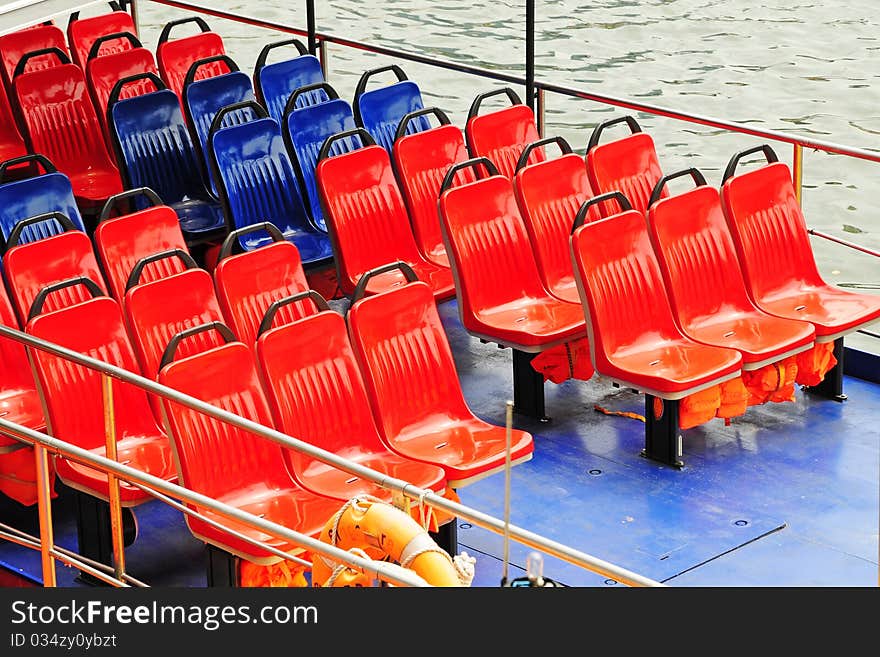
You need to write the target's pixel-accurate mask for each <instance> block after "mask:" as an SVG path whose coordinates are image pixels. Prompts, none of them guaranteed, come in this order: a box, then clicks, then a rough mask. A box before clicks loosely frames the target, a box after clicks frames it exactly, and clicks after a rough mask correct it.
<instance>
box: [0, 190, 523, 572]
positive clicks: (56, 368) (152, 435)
mask: <svg viewBox="0 0 880 657" xmlns="http://www.w3.org/2000/svg"><path fill="white" fill-rule="evenodd" d="M269 230H271V229H269ZM238 237H239V236H238V235H235V234H233V235H231V236H230V239H229V240H227V248H225V249H224V250H223V251H222V252H221V258H220V261H219V263H218V265H217V267H216V269H215V271H214V273H213V276H212V275H211V274H210V273H208V272H207V271H205V270H203V269H200V268H198V267H196V266H195V263H194V262H193V261H192V259H191V258H190V257H189V255H188V253H187V251H186V245H185V242H184V240H183V236H182V234H181V232H180V228H179V225H178V223H177V220H176V216H175V214H174V212H173V211H172V210H171V209H170V208H168V207H166V206H158V207H153V208H149V209H147V210H143V211H140V212H137V213H134V214H129V215H123V216H120V217H115V218H111V219H107V220H105V221H102V222H101V223H100V224H99V226H98V229H97V230H96V232H95V243H96V252H93V250H92V247H91V243H90V241H89V238H88V237H87V236H86V235H85V234H84V233H83V232H81V231H67V232H64V233H62V234H59V235H55V236H52V237H48V238H45V239H41V240H37V241H35V242H31V243H29V244H23V245H18V246H15V247H13V248H11V249H9V251H8V252H7V253H6V254H5V255H4V259H3V265H4V273H5V275H6V276H5V278H6V283H7V285H8V288H9V291H10V294H11V296H12V298H13V301H14V304H15V306H16V308H17V310H18V313H19V314H20V316H21V317H22V321H21V322H19V321H18V320H15V321H14V322H13V321H11V319H14V318H10V317H9V315H10V314H11V313H9V312H7V313H5V315H6V317H4V320H10V322H9V323H10V325H13V326H24V328H25V330H26V331H27V332H29V333H31V334H33V335H35V336H37V337H41V338H43V339H46V340H49V341H51V342H54V343H56V344H60V345H62V346H65V347H67V348H70V349H73V350H75V351H78V352H80V353H85V354H88V355H92V356H94V357H96V358H99V359H101V360H103V361H105V362H108V363H111V364H114V365H117V366H120V367H123V368H125V369H129V370H131V371H135V372H139V373H142V374H143V375H144V376H147V377H149V378H153V379H158V380H160V381H161V382H163V383H166V384H168V385H170V386H171V387H173V388H176V389H178V390H182V391H183V392H187V393H189V394H192V395H193V396H195V397H197V398H199V399H202V400H204V401H206V402H209V403H212V404H215V405H216V406H218V407H219V408H223V409H225V410H228V411H230V412H234V413H237V414H239V415H242V416H244V417H247V418H249V419H252V420H254V421H256V422H259V423H261V424H264V425H266V426H270V427H277V428H278V429H279V430H281V431H283V432H285V433H288V434H289V435H293V436H295V437H297V438H300V439H302V440H306V441H307V442H310V443H313V444H316V445H319V446H321V447H323V448H324V449H327V450H329V451H331V452H333V453H336V454H338V455H340V456H343V457H346V458H349V459H351V460H352V461H354V462H358V463H361V464H362V465H367V466H369V467H372V468H374V469H377V470H380V471H383V472H386V473H387V474H388V475H389V476H392V477H395V478H397V479H401V480H404V481H408V482H411V483H413V484H415V485H417V486H419V487H423V488H432V489H434V490H437V491H438V492H439V491H442V490H443V489H444V487H445V486H447V485H448V486H450V487H452V488H453V489H454V488H458V487H461V486H464V485H467V484H469V483H471V482H473V481H476V480H478V479H480V478H482V477H484V476H488V475H489V474H492V473H494V472H497V471H499V470H500V469H501V468H503V467H504V461H505V444H506V437H505V431H504V429H503V428H501V427H497V426H493V425H491V424H489V423H486V422H484V421H482V420H480V419H478V418H477V417H475V416H474V415H473V413H472V412H471V411H470V409H469V408H468V406H467V403H466V402H465V400H464V397H463V395H462V393H461V388H460V385H459V381H458V377H457V374H456V370H455V366H454V362H453V359H452V354H451V351H450V349H449V345H448V342H447V341H446V336H445V333H444V331H443V327H442V324H441V323H440V319H439V316H438V314H437V311H436V308H435V305H434V301H433V296H432V294H431V292H430V290H429V289H428V288H427V286H426V285H425V284H424V283H420V282H413V283H412V284H410V285H407V286H406V287H404V288H402V289H398V290H395V291H393V292H389V293H388V294H387V295H380V296H375V297H370V298H366V299H360V300H358V301H357V302H356V303H355V304H354V306H353V307H352V309H351V311H350V312H349V315H348V319H349V321H348V324H346V322H345V319H344V318H343V317H342V316H341V315H339V314H338V313H336V312H334V311H331V310H329V308H328V307H327V305H326V302H324V301H323V299H322V298H321V297H320V296H319V295H317V294H316V293H314V292H313V291H309V290H308V289H307V286H306V281H305V275H304V273H303V271H302V268H301V265H300V261H299V256H298V252H297V250H296V247H295V246H294V245H292V244H291V243H289V242H287V241H285V240H283V239H281V238H280V236H278V240H277V241H276V242H273V243H271V244H269V245H267V246H264V247H261V248H259V249H256V250H254V251H248V252H244V253H234V252H233V249H232V245H234V244H235V243H236V241H237V239H238ZM96 255H97V257H96ZM401 266H404V267H405V265H401ZM411 277H412V278H414V277H413V276H412V275H411ZM105 291H109V294H110V296H104V295H105ZM4 298H5V297H4ZM7 306H8V304H7ZM3 307H4V306H3V304H0V309H2V308H3ZM404 308H405V309H406V312H403V311H402V309H404ZM389 318H393V320H392V321H389ZM0 342H2V343H3V347H4V350H5V352H8V353H10V354H13V355H15V354H17V355H18V361H17V364H18V368H17V370H16V371H14V372H10V374H11V375H14V376H10V377H9V378H8V380H9V381H10V383H13V382H16V381H19V380H20V381H21V385H20V386H19V390H18V393H19V396H20V397H21V399H22V400H30V401H31V402H33V403H32V404H30V406H29V407H32V410H33V417H31V418H24V417H16V418H12V417H10V418H8V419H11V420H12V421H20V422H22V423H24V424H26V425H27V426H33V428H39V425H40V423H41V422H40V414H39V413H38V411H37V409H38V408H39V402H38V397H37V395H36V392H35V389H34V385H33V379H30V381H29V382H28V374H29V372H28V368H27V364H26V360H25V358H24V352H23V350H22V349H21V347H20V346H19V345H15V344H14V343H12V342H11V341H9V340H3V341H0ZM389 348H390V349H391V350H392V351H391V352H389ZM392 353H393V355H392ZM34 364H35V371H36V373H37V378H38V380H39V382H40V387H41V389H42V391H43V394H44V397H45V399H46V408H47V410H48V426H49V428H50V431H51V432H52V434H53V435H56V436H58V437H60V438H62V439H66V440H70V441H71V442H74V443H76V444H79V445H81V446H84V447H86V448H88V449H94V450H95V451H97V452H99V453H103V451H104V427H103V420H102V414H101V403H102V401H101V391H100V381H99V379H100V375H99V374H97V373H95V372H93V371H90V370H87V369H85V368H82V367H79V366H76V365H73V364H71V363H69V362H66V361H64V360H63V359H60V358H58V357H56V356H53V355H50V354H46V353H43V352H35V353H34ZM6 365H7V367H9V363H8V362H7V364H6ZM114 386H115V388H114V389H115V395H114V398H115V406H116V411H117V412H116V420H117V441H118V451H119V455H120V459H121V460H123V461H128V462H129V465H133V466H135V467H140V468H142V469H144V470H145V471H147V472H150V473H151V474H155V475H157V476H162V477H165V478H167V479H169V480H177V479H178V477H180V480H181V482H182V483H183V484H184V485H185V486H187V487H189V488H191V489H193V490H198V491H199V492H202V493H205V494H208V495H211V496H213V497H215V498H217V499H221V500H223V501H226V502H228V503H230V504H233V505H235V506H238V507H239V508H244V509H247V510H251V511H253V512H255V513H257V514H260V513H266V514H269V515H267V517H270V519H273V520H277V521H279V522H281V524H285V525H287V526H290V527H293V528H294V529H297V530H300V531H304V532H306V533H310V534H313V535H317V532H318V531H320V529H321V527H322V526H323V524H324V522H326V520H327V518H328V517H329V515H331V514H332V512H333V511H335V510H336V509H337V508H338V505H339V501H340V500H347V499H349V498H350V497H352V496H354V495H357V494H361V493H364V492H366V493H370V494H373V495H380V496H382V497H386V498H389V499H390V497H389V493H388V492H387V491H382V490H380V489H379V488H378V487H376V486H374V485H372V484H370V483H368V482H364V481H362V480H360V479H359V478H358V477H353V476H351V475H349V474H348V473H345V472H342V471H340V470H337V469H335V468H333V467H331V466H327V465H324V464H323V463H321V462H319V461H317V460H315V459H313V458H311V457H307V456H304V455H301V454H297V453H294V452H292V451H289V450H283V452H284V454H285V457H284V459H285V460H282V459H281V458H276V457H278V456H279V455H280V452H281V450H279V448H278V447H277V446H275V445H272V444H271V443H270V442H268V441H265V440H261V439H256V438H255V437H253V436H251V435H248V434H247V432H244V431H240V430H238V429H235V428H233V427H231V426H229V425H223V424H222V423H220V422H217V421H214V420H212V419H210V418H207V417H205V416H201V415H199V414H197V413H194V412H192V411H190V410H188V409H186V408H184V407H182V406H180V405H177V404H169V403H167V402H164V403H162V402H160V401H159V400H158V399H155V398H152V397H150V396H149V395H147V394H146V393H145V392H143V391H141V390H138V389H136V388H134V387H133V386H130V385H127V384H123V383H121V382H118V381H116V382H114ZM401 389H406V390H407V394H406V395H400V394H399V391H400V390H401ZM9 392H10V391H9V390H8V389H6V387H5V386H4V394H7V393H9ZM151 404H152V408H151V407H150V405H151ZM22 406H24V403H23V404H22ZM165 417H167V418H168V419H169V424H168V426H169V427H170V428H171V439H172V441H174V444H175V449H176V454H177V457H178V464H179V466H180V467H179V469H175V464H174V460H173V459H172V458H171V451H170V444H169V443H168V439H167V437H166V435H165V432H163V431H162V430H161V429H160V426H161V424H162V422H163V418H165ZM438 422H439V424H438ZM221 436H222V439H221V438H220V437H221ZM512 449H513V451H512V460H513V463H519V462H522V461H523V460H526V459H528V458H530V456H531V452H532V441H531V436H530V435H529V434H527V433H525V432H521V431H515V432H514V440H513V445H512ZM244 455H251V456H252V458H251V457H250V456H249V457H248V458H243V456H244ZM56 465H57V471H58V474H59V476H60V477H61V479H62V480H63V481H64V482H65V483H67V484H68V485H70V486H72V487H73V488H75V489H77V490H80V491H84V492H86V493H88V494H89V495H92V496H97V497H98V498H101V499H106V498H107V487H106V486H107V484H106V479H105V478H104V477H103V476H102V475H101V474H100V473H98V472H96V471H93V470H91V469H89V468H87V467H84V466H81V465H77V464H75V463H73V462H70V461H68V460H66V459H62V458H58V459H56ZM221 475H222V476H221ZM282 484H283V486H282ZM300 489H301V490H300ZM148 499H150V498H149V496H147V495H146V494H145V493H143V492H142V491H140V490H139V489H137V488H135V487H132V486H123V502H124V504H125V505H127V506H133V505H137V504H139V503H141V502H144V501H146V500H148ZM297 500H299V501H300V502H302V504H297V503H296V502H297ZM281 502H283V504H281ZM189 522H190V527H191V528H192V529H193V531H194V533H195V534H196V535H198V536H201V537H202V538H205V539H206V540H209V542H212V544H215V545H219V546H221V547H222V548H223V549H227V550H228V551H230V552H232V553H234V554H238V555H240V556H245V557H247V558H250V559H256V560H259V559H263V558H269V557H271V555H268V554H267V553H265V552H263V551H260V550H259V549H255V548H254V547H253V546H249V545H247V544H246V543H242V542H241V541H236V540H234V539H232V538H231V537H230V536H229V535H228V534H225V533H224V532H222V531H221V530H218V529H217V528H214V527H212V526H211V525H210V524H206V523H203V522H200V521H198V520H189ZM250 534H253V535H256V533H255V532H250ZM250 534H249V535H250ZM288 547H289V546H288Z"/></svg>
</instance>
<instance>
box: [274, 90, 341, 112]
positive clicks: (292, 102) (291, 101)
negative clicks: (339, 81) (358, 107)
mask: <svg viewBox="0 0 880 657" xmlns="http://www.w3.org/2000/svg"><path fill="white" fill-rule="evenodd" d="M318 89H321V90H323V92H324V93H325V94H327V98H329V99H330V100H337V99H338V98H339V94H338V93H336V89H334V88H333V87H332V86H330V84H329V83H327V82H315V83H314V84H307V85H305V86H303V87H297V88H296V89H294V90H293V93H292V94H290V97H289V98H288V99H287V103H286V104H285V105H284V115H285V116H287V114H288V113H289V112H292V111H293V110H295V109H296V101H297V99H299V97H300V96H302V95H303V94H305V93H308V92H310V91H317V90H318Z"/></svg>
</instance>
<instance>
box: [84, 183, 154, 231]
mask: <svg viewBox="0 0 880 657" xmlns="http://www.w3.org/2000/svg"><path fill="white" fill-rule="evenodd" d="M141 196H142V197H144V198H145V199H147V200H148V201H149V202H150V207H157V206H159V205H165V204H164V203H163V202H162V199H161V198H159V195H158V194H157V193H156V192H154V191H153V190H152V189H150V188H149V187H136V188H135V189H129V190H127V191H124V192H120V193H119V194H114V195H113V196H111V197H110V198H108V199H107V202H106V203H104V207H103V208H101V214H100V215H98V223H101V222H102V221H104V220H106V219H109V218H110V215H111V214H113V210H115V209H116V206H118V205H119V204H121V203H122V202H123V201H128V200H129V199H133V198H138V197H141Z"/></svg>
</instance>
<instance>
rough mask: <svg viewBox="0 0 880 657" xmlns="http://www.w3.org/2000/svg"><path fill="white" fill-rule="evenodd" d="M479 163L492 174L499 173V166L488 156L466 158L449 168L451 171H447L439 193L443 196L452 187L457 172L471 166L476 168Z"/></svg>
mask: <svg viewBox="0 0 880 657" xmlns="http://www.w3.org/2000/svg"><path fill="white" fill-rule="evenodd" d="M479 165H482V166H484V167H485V168H486V171H487V172H488V173H489V175H490V176H497V175H499V173H498V167H496V166H495V165H494V164H493V163H492V160H490V159H489V158H488V157H483V156H480V157H474V158H471V159H470V160H465V161H464V162H459V163H458V164H453V165H452V166H451V167H450V168H449V171H447V172H446V175H445V176H444V177H443V184H442V185H440V191H439V192H438V194H437V195H438V196H442V195H443V192H445V191H446V190H447V189H449V188H450V187H452V183H453V182H455V174H456V173H458V172H459V171H462V170H463V169H470V168H473V169H476V168H477V167H478V166H479Z"/></svg>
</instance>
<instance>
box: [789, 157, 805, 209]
mask: <svg viewBox="0 0 880 657" xmlns="http://www.w3.org/2000/svg"><path fill="white" fill-rule="evenodd" d="M791 178H792V180H791V181H792V183H794V192H795V194H796V195H797V200H798V204H799V205H803V204H804V203H803V199H802V196H803V181H804V147H803V146H801V145H800V144H795V145H794V158H793V159H792V167H791Z"/></svg>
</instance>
